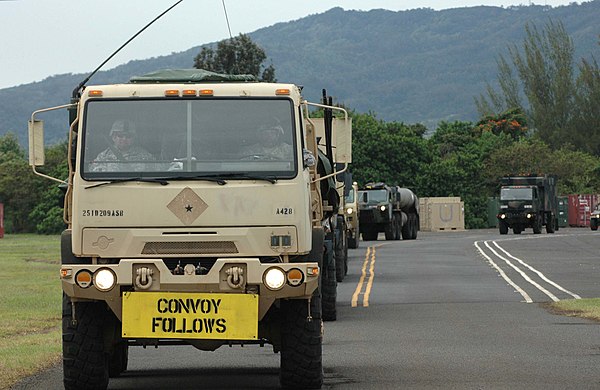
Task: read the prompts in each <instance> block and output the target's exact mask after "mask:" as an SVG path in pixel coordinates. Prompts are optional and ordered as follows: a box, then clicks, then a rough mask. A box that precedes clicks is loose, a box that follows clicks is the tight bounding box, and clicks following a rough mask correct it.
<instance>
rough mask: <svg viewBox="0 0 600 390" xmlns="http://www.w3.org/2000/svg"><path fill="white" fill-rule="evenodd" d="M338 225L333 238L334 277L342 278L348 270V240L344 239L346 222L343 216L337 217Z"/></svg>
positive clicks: (341, 279) (340, 279)
mask: <svg viewBox="0 0 600 390" xmlns="http://www.w3.org/2000/svg"><path fill="white" fill-rule="evenodd" d="M337 223H338V227H337V228H336V229H337V232H336V233H337V234H336V240H335V253H334V255H335V279H336V280H337V281H338V282H342V281H343V280H344V276H346V273H347V270H348V240H347V239H346V224H345V222H344V217H338V220H337Z"/></svg>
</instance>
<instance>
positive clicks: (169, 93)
mask: <svg viewBox="0 0 600 390" xmlns="http://www.w3.org/2000/svg"><path fill="white" fill-rule="evenodd" d="M165 96H179V90H178V89H167V90H166V91H165Z"/></svg>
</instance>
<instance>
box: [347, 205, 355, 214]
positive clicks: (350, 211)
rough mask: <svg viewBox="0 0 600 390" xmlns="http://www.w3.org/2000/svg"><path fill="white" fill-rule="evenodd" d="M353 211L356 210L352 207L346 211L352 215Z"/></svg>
mask: <svg viewBox="0 0 600 390" xmlns="http://www.w3.org/2000/svg"><path fill="white" fill-rule="evenodd" d="M353 211H354V210H353V209H352V207H348V208H347V209H346V214H352V212H353Z"/></svg>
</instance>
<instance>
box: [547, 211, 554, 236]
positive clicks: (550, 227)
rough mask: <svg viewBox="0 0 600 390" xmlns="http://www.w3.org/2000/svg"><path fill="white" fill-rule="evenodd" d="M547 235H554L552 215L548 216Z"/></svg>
mask: <svg viewBox="0 0 600 390" xmlns="http://www.w3.org/2000/svg"><path fill="white" fill-rule="evenodd" d="M546 233H554V216H553V215H552V214H548V219H547V220H546Z"/></svg>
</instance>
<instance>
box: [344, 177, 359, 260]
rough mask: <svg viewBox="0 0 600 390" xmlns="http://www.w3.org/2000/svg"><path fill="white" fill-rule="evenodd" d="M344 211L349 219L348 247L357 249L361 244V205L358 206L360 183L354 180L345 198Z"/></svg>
mask: <svg viewBox="0 0 600 390" xmlns="http://www.w3.org/2000/svg"><path fill="white" fill-rule="evenodd" d="M344 202H345V205H344V212H345V213H346V219H347V220H348V225H347V226H346V227H347V233H346V237H347V238H348V248H352V249H356V248H358V246H359V245H360V237H359V231H360V225H359V219H360V216H359V207H358V183H357V182H352V185H351V186H349V189H348V194H347V195H346V197H345V199H344Z"/></svg>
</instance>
